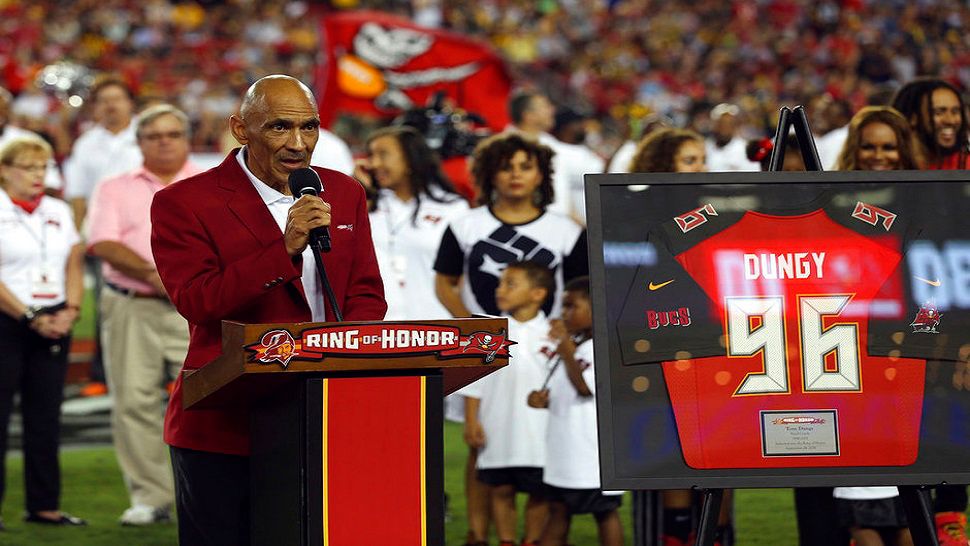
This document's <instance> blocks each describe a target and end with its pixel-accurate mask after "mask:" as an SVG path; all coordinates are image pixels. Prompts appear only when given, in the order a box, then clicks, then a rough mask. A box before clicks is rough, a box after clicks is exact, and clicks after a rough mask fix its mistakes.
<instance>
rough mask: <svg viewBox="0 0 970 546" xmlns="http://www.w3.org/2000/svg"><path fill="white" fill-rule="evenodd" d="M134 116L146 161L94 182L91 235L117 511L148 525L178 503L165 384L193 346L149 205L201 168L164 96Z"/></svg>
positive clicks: (167, 516) (165, 517) (184, 126)
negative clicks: (168, 286) (166, 436)
mask: <svg viewBox="0 0 970 546" xmlns="http://www.w3.org/2000/svg"><path fill="white" fill-rule="evenodd" d="M133 125H134V132H135V136H136V138H137V139H138V146H139V148H141V155H142V156H143V157H144V163H143V165H142V166H140V167H138V168H137V169H134V170H132V171H129V172H126V173H122V174H120V175H118V176H114V177H111V178H108V179H106V180H104V181H103V182H101V183H100V184H99V185H98V187H97V189H95V191H94V194H93V197H92V200H91V218H90V221H89V226H90V228H91V229H90V238H89V241H88V244H89V245H90V248H91V253H92V254H94V255H95V256H97V257H99V258H101V260H102V262H103V264H102V265H103V275H104V289H103V290H102V293H101V315H102V319H103V323H102V328H101V333H102V344H103V347H104V353H103V355H104V361H105V370H106V371H107V377H108V384H109V387H110V392H111V396H112V400H113V402H114V406H113V409H112V411H111V431H112V435H113V439H114V446H115V454H116V455H117V457H118V465H119V466H120V467H121V471H122V474H123V475H124V478H125V485H126V486H127V487H128V494H129V496H130V500H131V506H130V507H129V508H128V509H127V510H125V511H124V513H123V514H121V518H120V521H121V523H122V525H148V524H151V523H157V522H165V521H170V520H171V510H172V505H173V504H174V503H175V489H174V488H175V486H174V482H173V479H172V468H171V466H170V464H169V461H168V449H166V446H165V443H164V441H163V440H162V424H163V413H162V405H163V401H164V398H165V396H166V393H165V385H167V384H168V383H169V382H170V381H172V380H174V379H175V377H176V375H177V374H178V370H179V369H180V368H181V366H182V361H183V360H184V359H185V355H186V352H187V351H188V346H189V327H188V323H187V322H186V321H185V319H184V318H182V316H181V315H179V313H178V311H176V310H175V307H174V306H173V305H172V303H171V302H170V301H169V299H168V295H167V294H166V292H165V288H164V287H163V286H162V281H161V279H160V278H159V276H158V272H157V271H156V270H155V260H154V258H153V256H152V251H151V220H150V209H151V204H152V199H153V198H154V196H155V193H156V192H157V191H158V190H160V189H162V188H164V187H165V186H167V185H168V184H170V183H172V182H175V181H178V180H181V179H183V178H187V177H189V176H192V175H194V174H197V173H198V172H200V171H199V169H198V168H197V167H196V166H195V165H193V164H192V163H191V162H189V161H188V156H189V138H190V135H189V120H188V116H186V115H185V114H184V113H182V112H181V111H179V110H178V109H176V108H174V107H172V106H170V105H167V104H158V105H155V106H151V107H149V108H147V109H146V110H145V111H144V112H142V113H141V114H140V115H139V116H138V118H137V119H136V121H135V123H134V124H133Z"/></svg>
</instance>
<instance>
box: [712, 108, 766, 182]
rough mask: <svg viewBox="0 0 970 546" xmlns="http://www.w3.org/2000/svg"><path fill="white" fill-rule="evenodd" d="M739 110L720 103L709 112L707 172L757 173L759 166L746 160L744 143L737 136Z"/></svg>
mask: <svg viewBox="0 0 970 546" xmlns="http://www.w3.org/2000/svg"><path fill="white" fill-rule="evenodd" d="M740 115H741V109H740V108H738V107H737V106H735V105H733V104H727V103H721V104H718V105H717V106H715V107H714V109H713V110H711V137H710V138H708V139H707V170H709V171H757V170H758V168H759V165H758V164H757V163H754V162H752V161H749V160H748V157H747V154H746V153H745V150H744V149H745V144H746V143H745V141H744V139H743V138H741V137H740V136H738V129H739V126H738V123H739V121H740V120H739V119H738V118H739V117H740Z"/></svg>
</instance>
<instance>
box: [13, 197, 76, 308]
mask: <svg viewBox="0 0 970 546" xmlns="http://www.w3.org/2000/svg"><path fill="white" fill-rule="evenodd" d="M80 240H81V239H80V237H79V236H78V233H77V230H76V229H75V228H74V217H73V215H72V214H71V209H70V207H69V206H68V205H67V203H65V202H63V201H61V200H60V199H55V198H53V197H48V196H44V197H42V198H41V201H40V205H39V206H38V207H37V208H36V209H35V210H34V212H33V213H32V214H28V213H27V212H26V211H24V210H23V209H21V208H20V207H18V206H17V205H14V203H13V201H11V200H10V197H9V196H8V195H7V192H5V191H3V190H0V281H2V282H3V284H4V285H5V286H6V287H7V289H8V290H10V292H12V293H13V295H14V296H16V297H17V299H19V300H20V301H21V302H22V303H24V304H25V305H41V306H49V305H56V304H58V303H61V302H63V301H64V299H65V281H66V275H65V266H66V265H67V258H68V256H69V255H70V253H71V247H73V246H74V245H76V244H77V243H78V242H79V241H80Z"/></svg>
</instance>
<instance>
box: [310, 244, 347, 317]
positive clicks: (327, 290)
mask: <svg viewBox="0 0 970 546" xmlns="http://www.w3.org/2000/svg"><path fill="white" fill-rule="evenodd" d="M310 249H311V251H312V254H313V259H314V261H315V262H316V264H317V275H318V276H319V277H320V284H321V286H323V294H324V297H326V298H327V303H328V304H330V311H331V312H333V318H334V320H335V321H336V322H343V321H344V315H343V313H341V312H340V307H339V306H338V305H337V298H336V297H334V295H333V287H332V286H330V279H329V278H327V269H326V268H325V267H324V266H323V257H322V256H321V253H322V252H329V251H330V248H328V247H327V246H326V245H322V244H321V243H320V240H319V239H316V238H313V239H311V240H310Z"/></svg>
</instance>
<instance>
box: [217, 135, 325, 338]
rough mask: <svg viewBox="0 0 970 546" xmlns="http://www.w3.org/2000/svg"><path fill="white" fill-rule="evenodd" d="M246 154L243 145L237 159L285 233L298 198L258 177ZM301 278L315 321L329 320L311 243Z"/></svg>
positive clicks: (304, 254) (307, 249)
mask: <svg viewBox="0 0 970 546" xmlns="http://www.w3.org/2000/svg"><path fill="white" fill-rule="evenodd" d="M245 156H246V147H245V146H243V148H242V149H241V150H239V153H238V154H236V161H238V162H239V166H240V167H242V170H243V172H244V173H246V176H247V177H248V178H249V181H250V182H252V184H253V187H254V188H256V191H257V192H258V193H259V196H260V197H261V198H262V199H263V203H266V208H268V209H269V212H270V214H272V215H273V219H274V220H276V225H278V226H279V228H280V233H284V232H285V231H286V215H287V213H289V212H290V207H292V206H293V203H295V202H296V199H294V198H293V196H292V195H284V194H282V193H280V192H278V191H276V190H275V189H273V188H271V187H269V185H267V184H266V183H265V182H263V181H262V180H260V179H258V178H256V175H254V174H253V173H252V171H250V170H249V167H247V166H246V160H245V159H244V158H245ZM301 280H302V281H303V291H304V292H305V293H306V300H307V303H308V304H309V305H310V313H311V316H312V317H313V322H325V321H326V320H327V314H326V313H327V311H326V310H327V307H326V302H324V301H323V288H322V287H321V286H320V278H319V276H318V275H317V262H316V260H315V259H314V257H313V249H312V248H311V247H310V245H307V247H306V248H304V249H303V275H302V276H301Z"/></svg>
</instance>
